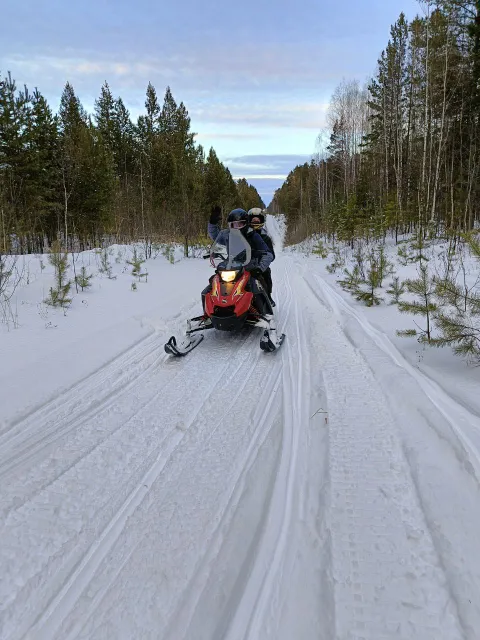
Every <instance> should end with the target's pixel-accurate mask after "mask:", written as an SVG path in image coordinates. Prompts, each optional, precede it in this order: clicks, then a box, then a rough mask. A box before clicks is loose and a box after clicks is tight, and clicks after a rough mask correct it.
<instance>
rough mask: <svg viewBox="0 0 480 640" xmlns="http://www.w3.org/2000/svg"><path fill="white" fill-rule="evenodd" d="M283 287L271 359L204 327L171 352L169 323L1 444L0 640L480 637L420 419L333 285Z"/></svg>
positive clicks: (298, 282)
mask: <svg viewBox="0 0 480 640" xmlns="http://www.w3.org/2000/svg"><path fill="white" fill-rule="evenodd" d="M277 235H278V236H279V238H280V236H281V230H280V229H279V230H277ZM192 268H194V265H193V266H192ZM274 280H275V285H276V289H275V297H276V299H277V300H278V305H279V324H280V326H281V327H285V330H286V333H287V339H286V341H285V344H284V346H283V347H282V350H281V351H280V352H278V353H277V354H273V355H266V354H263V353H262V352H261V351H260V350H259V349H258V340H259V335H257V334H256V333H255V332H252V333H245V334H242V335H238V336H229V335H226V336H223V335H215V334H213V332H212V333H211V334H208V332H207V334H206V337H205V340H204V342H203V343H202V345H200V346H199V347H198V349H197V350H195V351H194V352H193V353H192V354H190V356H188V357H186V358H183V359H178V360H174V359H170V358H167V357H166V356H165V354H163V352H162V345H163V342H164V339H165V335H166V334H165V332H163V331H162V330H160V329H159V330H157V331H155V332H154V333H152V334H151V335H149V336H147V337H145V338H144V339H142V340H141V341H140V342H139V343H137V344H136V345H135V346H133V347H132V348H130V349H129V350H127V351H126V352H124V353H123V354H120V355H119V356H118V357H117V358H116V359H114V360H113V361H111V362H110V363H108V364H107V365H105V367H103V368H102V369H100V370H99V371H97V372H95V373H93V374H92V375H91V376H89V377H87V378H85V379H84V380H83V381H82V382H80V383H78V384H77V385H75V386H74V387H72V388H71V389H70V390H68V391H66V392H65V393H63V394H62V395H61V396H59V397H58V398H55V399H52V400H51V401H50V402H48V403H47V404H45V405H43V406H41V407H39V408H38V409H37V410H36V411H34V412H31V413H30V414H29V415H27V416H23V417H22V419H21V420H18V421H17V422H16V423H14V424H11V425H9V428H8V429H5V430H4V431H3V432H2V433H1V434H0V477H1V478H2V491H1V502H0V506H1V513H2V519H1V521H0V540H1V541H2V543H1V567H0V575H1V576H2V577H1V580H0V636H1V637H2V640H3V638H5V640H7V639H8V640H20V639H29V640H43V639H45V640H74V639H83V640H87V639H88V640H104V639H107V638H108V639H110V638H125V639H132V638H135V639H147V638H148V639H150V638H152V639H153V638H155V639H158V638H161V639H162V640H180V639H182V640H247V639H248V640H291V639H292V638H295V640H297V639H298V640H313V639H315V640H317V639H318V640H359V639H362V640H367V639H368V640H373V639H375V640H379V639H380V638H389V639H390V638H391V639H394V638H402V639H407V638H411V639H412V640H413V639H415V640H457V639H461V638H468V639H469V640H474V637H475V636H474V635H472V634H473V633H474V621H475V620H476V619H477V618H475V615H476V613H475V611H473V612H472V611H469V610H468V609H467V608H466V607H465V604H464V596H465V593H466V592H467V591H468V589H469V588H470V589H472V590H474V591H473V593H472V594H471V599H472V600H474V598H475V595H474V594H476V595H478V594H480V585H479V579H478V575H477V574H476V573H475V571H476V567H475V566H474V567H473V568H472V571H471V573H469V574H467V581H468V583H466V584H462V581H461V576H459V575H458V574H456V575H454V573H453V572H452V569H451V567H450V566H449V564H448V560H449V558H450V559H451V558H452V556H448V554H447V555H446V554H445V553H444V549H443V548H441V545H439V531H438V528H440V530H441V529H442V526H445V532H448V531H449V527H450V524H451V523H450V522H448V521H447V520H448V519H445V523H444V522H443V521H442V514H441V512H439V511H438V510H437V511H435V505H434V504H433V502H434V501H433V500H432V504H429V505H426V504H425V499H426V494H425V492H424V491H423V489H422V487H423V485H422V482H421V480H422V479H421V477H420V476H419V473H420V472H418V473H417V472H416V471H414V470H413V469H412V463H411V462H412V459H411V455H410V454H408V455H407V453H406V449H405V444H404V442H403V439H402V438H403V435H402V430H403V429H404V428H405V430H407V429H408V420H409V418H410V416H409V415H405V416H403V415H402V414H401V412H398V411H397V410H396V408H394V404H393V400H392V398H391V397H390V396H389V394H388V390H386V389H385V387H384V386H383V384H382V381H381V379H380V378H379V377H378V375H377V374H376V373H375V370H374V364H375V363H374V362H373V359H372V362H369V361H368V359H366V356H365V355H364V354H363V353H362V352H361V351H360V350H359V348H357V347H356V346H355V344H354V343H353V342H352V337H351V336H350V335H349V332H348V331H347V330H346V328H345V327H344V326H343V324H342V322H341V318H340V317H339V315H338V313H335V312H333V311H332V310H331V308H330V306H329V304H328V303H329V302H331V301H332V294H330V292H329V291H328V290H327V289H325V288H324V287H323V284H322V282H320V281H318V280H312V278H310V277H309V274H308V272H307V271H306V270H305V269H304V268H303V267H302V266H301V265H299V264H298V263H297V262H296V261H295V260H294V259H293V258H291V257H289V256H287V255H280V256H279V257H278V259H277V261H276V263H275V269H274ZM325 286H326V285H325ZM328 296H330V297H328ZM186 311H187V310H185V316H187V315H188V314H187V312H186ZM337 311H338V310H337ZM176 322H180V318H177V320H176ZM368 331H369V328H368V327H366V326H362V327H361V328H360V333H361V335H365V336H367V335H368ZM383 355H385V353H384V354H383ZM404 374H405V375H407V376H409V377H411V372H409V371H406V369H404ZM427 392H428V389H422V388H420V389H417V394H419V395H418V396H417V397H418V398H419V399H420V398H421V401H422V402H424V403H429V404H431V406H432V407H434V409H436V410H438V403H437V404H434V400H435V398H430V397H429V396H428V394H427ZM426 394H427V395H426ZM450 417H451V416H450ZM422 433H423V432H422ZM426 437H428V438H431V440H430V443H431V446H432V447H435V446H439V445H438V443H437V440H435V439H434V437H433V436H432V435H431V434H428V435H427V436H426ZM438 440H439V439H438ZM439 441H440V440H439ZM442 444H443V446H445V447H446V446H447V445H445V442H444V441H442ZM412 446H414V444H412ZM422 446H423V443H422ZM453 472H454V470H452V473H453ZM455 473H457V472H456V471H455ZM456 477H457V476H456ZM435 478H436V481H437V482H438V483H440V484H439V485H438V486H437V487H436V490H437V491H438V492H440V493H441V492H442V491H443V490H444V489H445V491H447V484H448V479H442V478H441V477H439V476H438V475H435ZM468 478H469V482H472V483H473V482H474V478H473V476H471V475H470V476H468ZM457 479H458V482H459V483H464V484H462V489H463V488H464V489H465V496H464V500H465V501H466V500H467V499H469V497H472V496H473V490H474V489H473V484H472V486H468V485H467V481H465V480H464V478H463V476H462V474H461V470H459V471H458V478H457ZM442 482H443V483H445V486H443V485H442V484H441V483H442ZM456 486H457V485H456ZM477 488H478V487H477ZM450 490H451V487H450ZM472 499H473V498H472ZM465 505H466V502H465ZM461 515H462V518H463V520H462V524H463V525H464V527H465V529H466V531H465V532H464V534H463V535H464V536H465V537H466V539H465V540H464V541H463V543H464V544H465V545H468V544H471V545H472V548H473V546H474V545H473V542H474V539H475V533H474V532H475V528H473V530H472V529H470V534H469V533H468V531H469V525H471V526H473V527H474V526H475V525H476V521H475V520H474V519H473V516H472V519H470V520H469V519H468V514H467V510H466V509H465V512H464V513H463V514H461ZM434 519H435V526H436V527H437V529H435V528H434V527H433V522H434ZM477 530H478V529H477ZM468 536H469V537H468ZM479 575H480V572H479ZM478 619H480V617H479V618H478ZM472 630H473V631H472Z"/></svg>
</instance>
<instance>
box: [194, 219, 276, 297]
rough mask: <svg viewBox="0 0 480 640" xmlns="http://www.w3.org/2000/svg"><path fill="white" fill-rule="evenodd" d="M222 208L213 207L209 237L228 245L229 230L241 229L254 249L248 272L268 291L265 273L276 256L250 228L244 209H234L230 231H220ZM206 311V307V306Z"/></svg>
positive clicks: (203, 294)
mask: <svg viewBox="0 0 480 640" xmlns="http://www.w3.org/2000/svg"><path fill="white" fill-rule="evenodd" d="M221 214H222V212H221V209H220V207H217V206H216V207H213V208H212V214H211V216H210V220H209V223H208V235H209V236H210V238H211V239H212V240H213V241H216V242H218V243H219V244H224V245H227V244H228V235H229V229H239V230H240V231H241V233H242V235H243V236H244V238H245V239H246V240H247V242H248V243H249V245H250V246H251V248H252V264H251V265H250V267H251V268H249V265H247V267H246V269H247V271H250V273H251V274H252V276H253V277H254V278H256V279H257V280H260V282H262V284H264V288H265V290H267V286H266V282H265V281H264V277H265V272H266V270H267V269H268V268H269V265H270V263H271V262H272V260H273V258H274V256H273V252H272V251H270V249H269V248H268V245H267V244H266V243H265V242H264V241H263V239H262V236H261V235H260V234H259V233H257V232H256V231H254V230H253V229H251V228H250V226H249V224H248V213H247V212H246V211H245V210H244V209H233V211H231V212H230V213H229V214H228V217H227V224H228V226H229V229H224V230H220V218H221ZM211 288H212V284H211V282H210V284H209V285H208V287H206V289H204V290H203V291H202V302H203V303H204V301H205V295H206V294H207V293H208V292H209V291H211ZM204 309H205V305H204Z"/></svg>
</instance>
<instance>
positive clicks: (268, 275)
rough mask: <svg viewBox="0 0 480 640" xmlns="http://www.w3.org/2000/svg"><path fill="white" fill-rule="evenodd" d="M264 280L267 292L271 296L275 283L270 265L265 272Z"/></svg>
mask: <svg viewBox="0 0 480 640" xmlns="http://www.w3.org/2000/svg"><path fill="white" fill-rule="evenodd" d="M263 281H264V282H265V288H266V290H267V293H268V295H269V296H270V298H271V297H272V288H273V283H272V272H271V271H270V267H268V269H267V270H266V271H264V272H263Z"/></svg>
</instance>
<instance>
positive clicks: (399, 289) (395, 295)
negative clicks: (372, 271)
mask: <svg viewBox="0 0 480 640" xmlns="http://www.w3.org/2000/svg"><path fill="white" fill-rule="evenodd" d="M387 293H388V295H389V296H391V297H392V300H391V302H390V304H398V303H399V302H400V298H401V297H402V296H403V294H404V293H405V283H404V282H400V278H399V277H398V276H396V277H395V278H393V280H392V281H391V282H390V288H389V289H387Z"/></svg>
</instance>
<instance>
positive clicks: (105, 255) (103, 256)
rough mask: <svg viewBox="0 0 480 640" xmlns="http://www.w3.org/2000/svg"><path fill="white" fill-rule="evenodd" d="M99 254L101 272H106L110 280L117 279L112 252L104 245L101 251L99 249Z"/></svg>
mask: <svg viewBox="0 0 480 640" xmlns="http://www.w3.org/2000/svg"><path fill="white" fill-rule="evenodd" d="M97 255H99V256H100V268H99V269H98V270H99V272H100V273H104V274H106V276H107V277H108V279H109V280H115V278H116V276H114V275H113V273H112V265H111V264H110V252H109V250H108V248H107V247H104V248H103V249H101V250H100V251H97Z"/></svg>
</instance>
